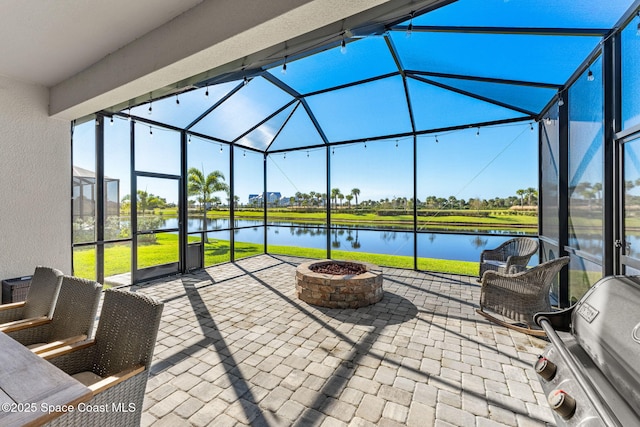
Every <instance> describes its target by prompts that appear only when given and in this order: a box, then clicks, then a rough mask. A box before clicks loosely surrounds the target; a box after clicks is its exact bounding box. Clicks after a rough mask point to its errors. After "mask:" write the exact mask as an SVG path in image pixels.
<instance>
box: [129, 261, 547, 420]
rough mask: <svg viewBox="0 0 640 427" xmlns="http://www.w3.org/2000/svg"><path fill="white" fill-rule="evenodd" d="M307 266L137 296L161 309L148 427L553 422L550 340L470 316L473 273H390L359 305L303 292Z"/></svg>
mask: <svg viewBox="0 0 640 427" xmlns="http://www.w3.org/2000/svg"><path fill="white" fill-rule="evenodd" d="M304 261H305V260H304V259H300V258H293V257H285V256H271V255H260V256H256V257H251V258H247V259H243V260H240V261H238V262H236V263H228V264H222V265H218V266H215V267H211V268H207V269H205V270H200V271H197V272H194V273H193V274H188V275H184V276H180V277H172V278H168V279H167V278H165V279H161V280H155V281H152V282H149V283H145V284H142V285H137V286H133V287H131V290H132V291H134V292H141V293H144V294H148V295H151V296H154V297H156V298H158V299H160V300H163V301H165V309H164V312H163V318H162V322H161V325H160V331H159V333H158V341H157V345H156V350H155V355H154V360H153V364H152V367H151V376H150V378H149V382H148V385H147V394H146V396H145V404H144V406H143V411H144V412H143V417H142V424H143V425H145V426H154V427H159V426H164V425H172V426H192V425H193V426H206V425H210V426H219V425H252V426H298V427H304V426H308V425H317V426H334V425H335V426H339V425H340V426H341V425H347V426H372V425H376V426H392V425H408V426H431V425H440V426H448V425H454V426H455V425H458V426H465V427H467V426H477V427H480V426H500V425H507V426H517V427H524V426H529V425H553V424H554V422H553V416H552V415H551V411H550V410H549V408H548V407H547V405H546V403H545V400H544V396H542V394H541V390H540V387H539V384H538V383H537V379H536V376H535V373H534V372H533V369H532V367H531V366H532V364H533V362H534V361H535V359H536V357H537V355H538V354H539V353H540V352H541V349H542V348H543V347H544V346H545V344H546V343H545V342H544V341H542V340H539V339H536V338H532V337H529V336H526V335H522V334H519V333H517V332H514V331H511V330H507V329H505V328H502V327H500V326H497V325H494V324H491V323H489V322H487V321H486V320H485V319H483V318H481V317H480V316H478V315H477V314H476V313H475V309H476V308H477V301H478V299H479V295H480V288H479V285H478V284H477V282H476V281H475V278H474V277H466V276H458V275H449V274H441V273H428V272H416V271H411V270H401V269H393V268H383V274H384V285H383V286H384V298H383V299H382V301H380V302H379V303H377V304H375V305H371V306H368V307H363V308H359V309H344V310H340V309H329V308H322V307H315V306H312V305H309V304H307V303H305V302H303V301H301V300H298V299H297V298H296V296H295V283H294V276H295V269H296V266H297V265H298V264H300V263H302V262H304Z"/></svg>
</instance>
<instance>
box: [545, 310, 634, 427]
mask: <svg viewBox="0 0 640 427" xmlns="http://www.w3.org/2000/svg"><path fill="white" fill-rule="evenodd" d="M536 323H538V325H540V326H541V327H542V329H543V330H544V331H545V333H546V334H547V338H549V341H551V344H553V346H554V347H555V349H556V350H558V354H559V355H560V358H561V359H562V360H563V362H564V363H565V365H566V366H567V367H568V368H569V370H570V371H571V373H572V374H573V376H574V378H575V379H576V381H577V382H578V385H579V386H580V388H581V389H582V391H584V393H585V395H586V396H587V398H588V399H589V402H590V403H591V405H592V406H593V409H595V411H596V412H597V413H598V415H599V416H600V418H601V419H602V420H603V421H604V423H605V425H607V426H617V427H624V426H623V425H622V424H620V421H618V418H616V416H615V415H614V414H613V412H612V411H611V409H610V408H609V407H608V406H607V405H606V404H604V403H603V402H602V400H601V399H600V398H599V394H598V392H597V391H596V390H595V389H594V388H593V386H592V385H591V382H589V380H588V379H587V377H585V376H584V374H583V373H582V371H581V369H580V367H579V366H578V364H577V363H576V362H575V361H574V359H573V357H572V356H571V354H570V353H569V351H568V350H567V349H566V347H565V345H564V343H563V342H562V340H561V339H560V337H559V336H558V334H557V333H556V331H555V330H554V329H553V326H552V325H551V322H549V319H547V318H546V317H544V316H540V317H538V318H537V319H536Z"/></svg>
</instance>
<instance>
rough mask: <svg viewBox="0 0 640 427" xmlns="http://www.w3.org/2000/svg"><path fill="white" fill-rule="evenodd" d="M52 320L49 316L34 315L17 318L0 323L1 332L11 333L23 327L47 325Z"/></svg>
mask: <svg viewBox="0 0 640 427" xmlns="http://www.w3.org/2000/svg"><path fill="white" fill-rule="evenodd" d="M50 322H51V319H49V318H48V317H47V316H42V317H32V318H31V319H22V320H15V321H13V322H8V323H3V324H2V325H0V332H4V333H10V332H14V331H19V330H21V329H26V328H34V327H37V326H41V325H45V324H47V323H50Z"/></svg>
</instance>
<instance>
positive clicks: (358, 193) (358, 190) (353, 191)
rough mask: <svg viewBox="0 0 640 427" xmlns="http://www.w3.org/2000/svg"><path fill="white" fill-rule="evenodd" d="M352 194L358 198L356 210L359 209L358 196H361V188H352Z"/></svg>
mask: <svg viewBox="0 0 640 427" xmlns="http://www.w3.org/2000/svg"><path fill="white" fill-rule="evenodd" d="M351 194H353V197H355V198H356V208H357V207H358V196H359V195H360V189H359V188H352V189H351Z"/></svg>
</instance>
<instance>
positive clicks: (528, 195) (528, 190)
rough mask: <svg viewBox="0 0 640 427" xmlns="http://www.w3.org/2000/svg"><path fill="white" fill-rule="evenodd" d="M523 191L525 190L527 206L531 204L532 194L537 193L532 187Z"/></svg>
mask: <svg viewBox="0 0 640 427" xmlns="http://www.w3.org/2000/svg"><path fill="white" fill-rule="evenodd" d="M525 191H526V192H527V204H528V205H529V206H531V198H532V197H533V196H537V195H538V191H537V190H536V189H535V188H533V187H529V188H527V189H526V190H525Z"/></svg>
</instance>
